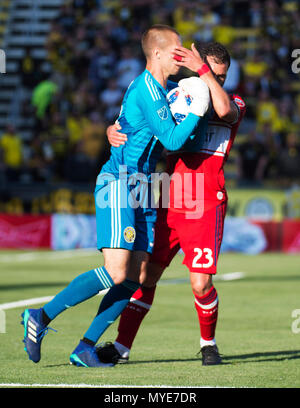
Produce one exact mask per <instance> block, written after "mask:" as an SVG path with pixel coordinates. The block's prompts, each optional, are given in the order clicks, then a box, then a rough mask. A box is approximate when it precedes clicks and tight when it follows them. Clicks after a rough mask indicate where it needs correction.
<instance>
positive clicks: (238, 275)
mask: <svg viewBox="0 0 300 408" xmlns="http://www.w3.org/2000/svg"><path fill="white" fill-rule="evenodd" d="M245 276H246V273H245V272H230V273H223V274H220V275H214V276H213V280H214V281H232V280H238V279H243V278H244V277H245ZM189 282H190V279H189V278H178V279H162V280H160V281H159V282H158V285H176V284H178V283H189Z"/></svg>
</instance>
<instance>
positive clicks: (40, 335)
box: [37, 327, 57, 341]
mask: <svg viewBox="0 0 300 408" xmlns="http://www.w3.org/2000/svg"><path fill="white" fill-rule="evenodd" d="M49 330H52V331H54V332H55V333H57V330H55V329H52V327H45V328H44V329H43V330H41V331H40V332H38V334H37V340H38V341H41V340H42V338H43V337H44V336H46V334H47V333H48V331H49Z"/></svg>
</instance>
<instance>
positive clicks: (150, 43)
mask: <svg viewBox="0 0 300 408" xmlns="http://www.w3.org/2000/svg"><path fill="white" fill-rule="evenodd" d="M170 33H174V34H176V35H178V37H180V35H179V33H178V32H177V31H176V30H175V28H173V27H170V26H168V25H164V24H155V25H153V26H152V27H150V28H148V30H146V31H145V32H144V33H143V35H142V49H143V52H144V54H145V57H146V58H149V57H150V55H151V51H152V50H153V48H154V47H160V48H164V47H165V46H167V45H168V42H167V37H168V35H169V34H170Z"/></svg>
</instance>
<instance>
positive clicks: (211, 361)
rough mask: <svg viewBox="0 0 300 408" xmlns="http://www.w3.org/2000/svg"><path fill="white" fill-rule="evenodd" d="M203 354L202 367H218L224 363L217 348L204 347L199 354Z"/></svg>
mask: <svg viewBox="0 0 300 408" xmlns="http://www.w3.org/2000/svg"><path fill="white" fill-rule="evenodd" d="M200 352H201V354H202V365H204V366H208V365H217V364H221V363H222V358H221V356H220V354H219V351H218V347H217V346H204V347H202V348H201V350H200V351H199V353H198V354H200Z"/></svg>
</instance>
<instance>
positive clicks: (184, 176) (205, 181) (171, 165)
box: [167, 95, 246, 213]
mask: <svg viewBox="0 0 300 408" xmlns="http://www.w3.org/2000/svg"><path fill="white" fill-rule="evenodd" d="M230 99H231V100H232V101H233V102H234V103H235V104H236V106H237V108H238V118H237V119H236V120H235V122H234V123H228V122H226V121H224V120H222V119H220V118H219V117H218V116H217V115H216V113H215V112H213V113H212V116H211V118H210V119H209V121H208V128H207V132H206V137H205V141H204V143H203V144H202V147H201V149H200V150H199V151H198V152H188V151H180V152H175V153H171V154H168V159H167V172H168V173H169V174H173V176H172V179H171V183H170V203H169V205H170V210H172V211H175V212H185V213H187V212H191V211H192V212H194V211H195V210H196V208H200V207H201V206H202V209H203V210H204V211H207V210H209V209H210V208H212V207H213V206H216V205H218V204H220V203H221V202H224V201H227V193H226V189H225V178H224V164H225V162H226V160H227V157H228V155H229V152H230V149H231V147H232V145H233V142H234V138H235V136H236V133H237V130H238V127H239V125H240V123H241V120H242V118H243V116H244V114H245V111H246V105H245V102H244V101H243V100H242V98H240V97H239V96H238V95H230ZM175 173H177V174H176V176H175V177H174V174H175ZM203 210H202V211H203Z"/></svg>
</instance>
